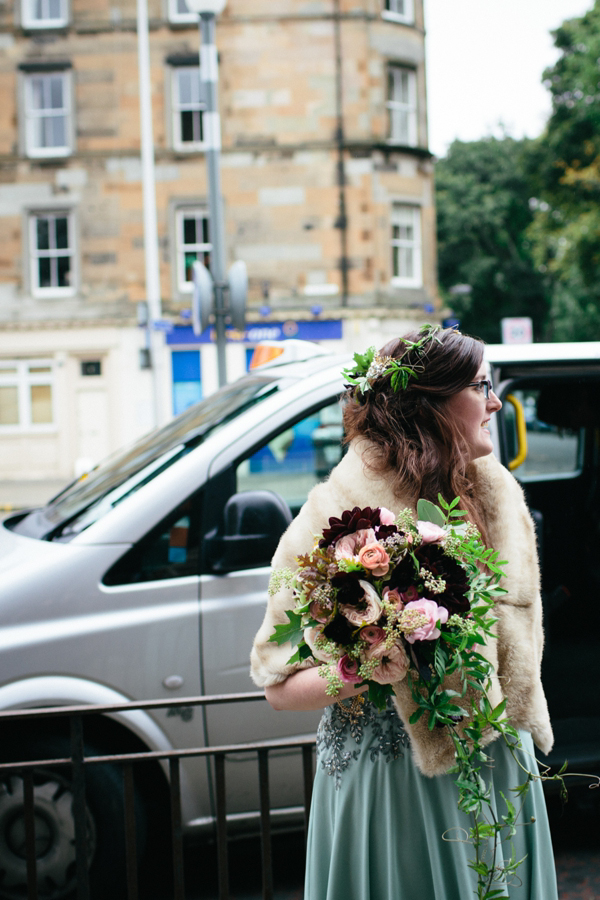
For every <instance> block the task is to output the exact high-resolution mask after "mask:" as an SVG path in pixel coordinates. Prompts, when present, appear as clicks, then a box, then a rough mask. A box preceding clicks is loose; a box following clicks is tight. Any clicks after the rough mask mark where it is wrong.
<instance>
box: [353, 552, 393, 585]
mask: <svg viewBox="0 0 600 900" xmlns="http://www.w3.org/2000/svg"><path fill="white" fill-rule="evenodd" d="M358 561H359V563H360V564H361V566H364V567H365V569H369V571H370V572H372V573H373V575H374V576H375V578H381V576H382V575H387V573H388V571H389V568H390V558H389V556H388V554H387V550H386V549H385V547H384V546H383V544H378V543H374V544H366V545H365V546H364V547H363V548H362V550H361V551H360V553H359V554H358Z"/></svg>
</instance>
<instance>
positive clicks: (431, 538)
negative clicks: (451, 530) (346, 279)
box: [417, 520, 446, 544]
mask: <svg viewBox="0 0 600 900" xmlns="http://www.w3.org/2000/svg"><path fill="white" fill-rule="evenodd" d="M417 529H418V532H419V534H420V535H421V538H422V540H423V543H424V544H441V542H442V541H443V540H444V539H445V537H446V532H445V531H444V529H443V528H440V526H439V525H434V524H433V522H422V521H421V520H419V521H418V522H417Z"/></svg>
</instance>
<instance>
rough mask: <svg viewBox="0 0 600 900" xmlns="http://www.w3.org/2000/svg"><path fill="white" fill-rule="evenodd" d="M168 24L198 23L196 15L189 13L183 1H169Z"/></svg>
mask: <svg viewBox="0 0 600 900" xmlns="http://www.w3.org/2000/svg"><path fill="white" fill-rule="evenodd" d="M169 21H170V22H194V23H197V22H198V13H195V12H190V10H189V8H188V5H187V3H186V2H185V0H169Z"/></svg>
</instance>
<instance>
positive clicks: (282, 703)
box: [265, 666, 367, 710]
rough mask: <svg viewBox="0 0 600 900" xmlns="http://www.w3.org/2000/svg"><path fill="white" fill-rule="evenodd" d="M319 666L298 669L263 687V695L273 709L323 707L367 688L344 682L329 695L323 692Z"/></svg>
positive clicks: (353, 695) (323, 679)
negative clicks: (333, 694) (335, 691)
mask: <svg viewBox="0 0 600 900" xmlns="http://www.w3.org/2000/svg"><path fill="white" fill-rule="evenodd" d="M319 669H320V666H314V667H313V668H311V669H299V670H298V671H297V672H294V673H293V675H288V677H287V678H286V679H285V681H281V682H280V683H279V684H273V685H271V686H270V687H266V688H265V697H266V698H267V700H268V701H269V703H270V704H271V706H272V707H273V709H278V710H279V709H324V708H325V707H326V706H329V705H330V704H331V703H335V701H336V700H345V699H346V698H347V697H355V696H356V695H357V694H361V693H363V691H366V690H367V686H366V685H364V686H363V687H358V688H357V687H356V686H355V685H354V684H344V686H343V687H342V689H341V691H340V692H339V694H337V696H335V697H330V696H329V695H328V694H326V693H325V691H326V688H327V680H326V679H325V678H323V676H322V675H319Z"/></svg>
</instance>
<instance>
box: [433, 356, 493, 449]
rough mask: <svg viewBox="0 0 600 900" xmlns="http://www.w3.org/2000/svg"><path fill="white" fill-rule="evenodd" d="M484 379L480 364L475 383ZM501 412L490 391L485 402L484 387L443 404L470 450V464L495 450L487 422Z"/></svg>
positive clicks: (457, 396)
mask: <svg viewBox="0 0 600 900" xmlns="http://www.w3.org/2000/svg"><path fill="white" fill-rule="evenodd" d="M486 378H487V374H486V370H485V365H484V364H483V363H482V364H481V366H480V367H479V369H478V370H477V374H476V376H475V378H474V379H473V381H474V382H480V381H484V380H485V379H486ZM501 408H502V403H501V402H500V400H498V398H497V397H496V395H495V394H494V392H493V391H490V395H489V397H488V399H487V400H486V399H485V393H484V387H483V385H482V384H480V385H479V386H478V387H466V388H463V390H462V391H459V392H458V393H457V394H452V395H451V396H450V397H448V399H447V401H446V410H447V411H448V412H449V413H450V415H451V416H453V418H454V421H455V422H456V424H457V426H458V428H459V429H460V432H461V434H462V436H463V437H464V439H465V440H466V442H467V445H468V447H469V450H470V456H469V462H471V461H472V460H474V459H477V458H478V457H479V456H487V455H488V453H491V452H492V450H493V449H494V447H493V444H492V438H491V436H490V432H489V421H490V417H491V415H492V413H495V412H497V411H498V410H499V409H501Z"/></svg>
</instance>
